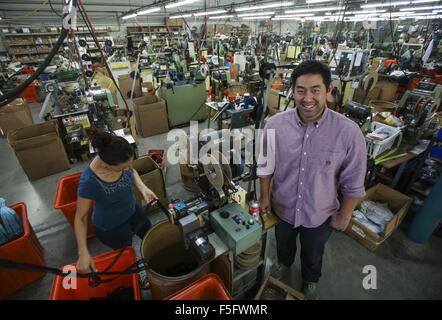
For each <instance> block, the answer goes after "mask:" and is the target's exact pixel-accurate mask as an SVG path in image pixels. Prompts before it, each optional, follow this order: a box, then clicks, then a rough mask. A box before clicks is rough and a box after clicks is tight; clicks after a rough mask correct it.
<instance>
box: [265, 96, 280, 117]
mask: <svg viewBox="0 0 442 320" xmlns="http://www.w3.org/2000/svg"><path fill="white" fill-rule="evenodd" d="M268 107H269V115H270V116H273V115H275V114H277V113H279V112H281V111H280V110H279V91H278V90H274V89H271V90H270V93H269V101H268Z"/></svg>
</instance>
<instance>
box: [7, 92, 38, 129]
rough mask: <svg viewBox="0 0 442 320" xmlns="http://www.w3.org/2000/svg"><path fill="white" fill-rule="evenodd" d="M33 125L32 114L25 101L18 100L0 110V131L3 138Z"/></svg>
mask: <svg viewBox="0 0 442 320" xmlns="http://www.w3.org/2000/svg"><path fill="white" fill-rule="evenodd" d="M33 124H34V121H33V120H32V114H31V111H30V110H29V107H28V104H27V103H26V101H25V100H23V99H21V98H18V99H15V100H14V101H12V102H11V103H10V104H7V105H6V106H4V107H1V108H0V130H1V131H2V132H3V135H4V136H7V135H8V133H9V132H11V131H14V130H16V129H19V128H23V127H27V126H31V125H33Z"/></svg>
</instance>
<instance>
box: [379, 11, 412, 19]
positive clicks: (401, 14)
mask: <svg viewBox="0 0 442 320" xmlns="http://www.w3.org/2000/svg"><path fill="white" fill-rule="evenodd" d="M413 12H414V11H413ZM406 15H407V12H392V13H391V15H390V13H389V12H387V13H383V14H381V15H380V16H381V17H384V18H388V17H390V16H391V17H403V16H406Z"/></svg>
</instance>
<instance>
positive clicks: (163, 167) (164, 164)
mask: <svg viewBox="0 0 442 320" xmlns="http://www.w3.org/2000/svg"><path fill="white" fill-rule="evenodd" d="M151 152H152V153H154V154H155V153H157V154H160V155H161V159H162V161H161V163H158V162H157V164H158V165H159V166H160V168H161V170H162V171H163V175H164V177H166V175H167V159H166V152H165V150H164V149H150V150H149V151H148V152H147V155H149V156H150V157H151V158H152V159H153V160H156V159H155V158H154V157H153V156H151V155H150V154H151Z"/></svg>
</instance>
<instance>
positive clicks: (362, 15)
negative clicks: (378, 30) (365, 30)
mask: <svg viewBox="0 0 442 320" xmlns="http://www.w3.org/2000/svg"><path fill="white" fill-rule="evenodd" d="M377 16H379V13H367V14H355V17H357V18H364V17H377Z"/></svg>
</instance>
